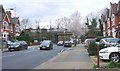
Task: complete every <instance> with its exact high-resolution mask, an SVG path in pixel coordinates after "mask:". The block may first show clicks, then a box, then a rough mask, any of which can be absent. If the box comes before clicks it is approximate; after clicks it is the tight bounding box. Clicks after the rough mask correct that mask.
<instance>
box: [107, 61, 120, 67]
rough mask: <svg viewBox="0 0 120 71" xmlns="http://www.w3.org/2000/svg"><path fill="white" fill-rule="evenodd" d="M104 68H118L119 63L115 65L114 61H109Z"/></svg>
mask: <svg viewBox="0 0 120 71" xmlns="http://www.w3.org/2000/svg"><path fill="white" fill-rule="evenodd" d="M105 67H106V68H120V63H116V62H114V61H110V63H109V64H108V65H106V66H105Z"/></svg>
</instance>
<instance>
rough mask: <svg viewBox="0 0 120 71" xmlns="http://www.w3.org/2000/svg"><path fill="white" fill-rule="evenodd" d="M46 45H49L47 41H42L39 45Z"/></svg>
mask: <svg viewBox="0 0 120 71" xmlns="http://www.w3.org/2000/svg"><path fill="white" fill-rule="evenodd" d="M48 44H50V42H48V41H43V42H42V43H41V45H48Z"/></svg>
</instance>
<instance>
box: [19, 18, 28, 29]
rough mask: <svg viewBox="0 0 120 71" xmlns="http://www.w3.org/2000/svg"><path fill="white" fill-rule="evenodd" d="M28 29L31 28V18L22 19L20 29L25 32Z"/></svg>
mask: <svg viewBox="0 0 120 71" xmlns="http://www.w3.org/2000/svg"><path fill="white" fill-rule="evenodd" d="M27 27H30V20H29V18H26V19H22V21H21V24H20V28H21V29H22V30H24V29H27Z"/></svg>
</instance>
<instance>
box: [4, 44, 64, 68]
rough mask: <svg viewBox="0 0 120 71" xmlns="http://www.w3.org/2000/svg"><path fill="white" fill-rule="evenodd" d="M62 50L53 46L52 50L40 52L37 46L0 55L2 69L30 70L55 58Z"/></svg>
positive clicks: (60, 47) (61, 47)
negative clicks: (0, 57)
mask: <svg viewBox="0 0 120 71" xmlns="http://www.w3.org/2000/svg"><path fill="white" fill-rule="evenodd" d="M63 49H64V47H63V46H54V48H53V50H40V49H39V48H38V46H36V47H32V48H29V49H28V50H22V51H13V52H4V53H2V68H3V69H32V68H34V67H36V66H38V65H40V64H42V63H44V62H46V61H48V60H49V59H51V58H53V57H54V56H56V55H57V54H58V53H60V52H61V51H62V50H63Z"/></svg>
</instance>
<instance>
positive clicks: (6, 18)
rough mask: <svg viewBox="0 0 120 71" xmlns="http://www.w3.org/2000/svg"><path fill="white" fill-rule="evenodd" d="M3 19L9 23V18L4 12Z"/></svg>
mask: <svg viewBox="0 0 120 71" xmlns="http://www.w3.org/2000/svg"><path fill="white" fill-rule="evenodd" d="M3 21H6V22H8V23H10V19H9V17H8V15H7V14H5V16H4V18H3Z"/></svg>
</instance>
